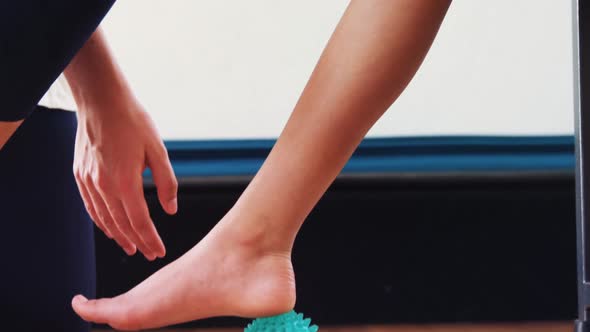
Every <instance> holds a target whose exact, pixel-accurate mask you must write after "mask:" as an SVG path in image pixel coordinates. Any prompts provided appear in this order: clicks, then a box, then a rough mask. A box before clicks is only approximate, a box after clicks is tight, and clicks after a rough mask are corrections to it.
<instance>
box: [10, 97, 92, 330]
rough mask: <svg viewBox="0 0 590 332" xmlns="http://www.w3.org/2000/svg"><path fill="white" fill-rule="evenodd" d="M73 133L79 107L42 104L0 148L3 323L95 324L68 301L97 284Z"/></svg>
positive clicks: (35, 326) (25, 326) (31, 326)
mask: <svg viewBox="0 0 590 332" xmlns="http://www.w3.org/2000/svg"><path fill="white" fill-rule="evenodd" d="M75 135H76V115H75V114H74V113H73V112H66V111H57V110H48V109H46V108H43V107H39V108H37V110H35V112H33V113H32V114H31V116H30V117H29V118H28V119H27V120H25V121H24V122H23V125H22V126H21V127H20V128H19V129H18V130H17V132H16V133H15V134H14V136H13V137H12V138H11V139H10V140H9V141H8V143H7V144H6V145H5V147H4V148H3V149H2V150H0V227H1V230H2V231H1V233H0V234H1V235H0V237H1V240H0V252H1V253H2V254H3V258H2V268H1V271H2V272H1V274H0V275H1V277H0V279H1V282H0V312H2V314H1V315H0V316H1V317H2V318H1V319H0V324H2V326H4V327H6V328H7V329H9V330H12V331H68V332H82V331H88V330H89V324H86V323H85V322H83V321H82V320H81V319H80V318H79V317H78V316H76V314H75V313H74V311H73V310H72V307H71V305H70V302H71V300H72V297H73V296H74V295H75V294H85V295H86V294H87V295H88V296H90V297H93V295H95V294H94V293H95V286H96V285H95V261H94V240H93V226H92V222H91V220H90V218H89V217H88V214H87V212H86V210H85V208H84V204H83V202H82V200H81V198H80V194H79V192H78V189H77V187H76V183H75V180H74V176H73V173H72V162H73V151H74V139H75ZM12 326H14V327H15V328H16V330H15V329H11V328H9V327H12Z"/></svg>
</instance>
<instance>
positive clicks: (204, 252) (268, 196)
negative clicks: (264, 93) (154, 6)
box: [74, 0, 450, 329]
mask: <svg viewBox="0 0 590 332" xmlns="http://www.w3.org/2000/svg"><path fill="white" fill-rule="evenodd" d="M449 3H450V1H448V0H447V1H415V0H396V1H392V0H356V1H352V2H351V4H350V6H349V7H348V9H347V11H346V12H345V14H344V17H343V18H342V20H341V22H340V24H339V25H338V27H337V29H336V31H335V33H334V35H333V36H332V38H331V40H330V42H329V43H328V46H327V48H326V50H325V51H324V53H323V54H322V57H321V58H320V61H319V63H318V65H317V67H316V69H315V71H314V73H313V74H312V77H311V78H310V81H309V83H308V85H307V86H306V88H305V90H304V92H303V94H302V96H301V98H300V100H299V102H298V104H297V105H296V107H295V110H294V112H293V114H292V116H291V118H290V119H289V121H288V123H287V125H286V127H285V129H284V131H283V132H282V134H281V136H280V138H279V140H278V141H277V144H276V145H275V147H274V148H273V150H272V152H271V153H270V155H269V156H268V158H267V160H266V161H265V163H264V165H263V166H262V168H261V169H260V171H259V172H258V173H257V175H256V176H255V177H254V179H253V180H252V182H251V183H250V185H249V186H248V188H247V189H246V191H245V192H244V193H243V194H242V196H241V197H240V199H239V200H238V201H237V202H236V204H235V206H234V207H233V208H232V209H231V210H230V211H229V213H228V214H227V215H226V216H225V217H224V218H223V219H222V220H221V221H220V222H219V223H218V224H217V226H216V227H215V228H214V229H213V230H212V231H211V232H210V233H209V234H208V235H207V236H206V237H205V238H204V239H203V240H202V241H201V242H200V243H199V244H198V245H196V246H195V247H194V248H193V249H191V250H190V251H189V252H188V253H186V254H185V255H184V256H182V257H181V258H180V259H178V260H177V261H175V262H173V263H172V264H170V265H168V266H166V267H165V268H164V269H162V270H160V271H158V272H157V273H156V274H154V275H153V276H151V277H150V278H148V279H147V280H146V281H144V282H143V283H141V284H140V285H139V286H137V287H136V288H134V289H133V290H131V291H130V292H128V293H126V294H124V295H122V296H119V297H117V298H114V299H106V300H98V301H86V300H85V299H83V298H76V299H74V309H75V310H76V312H78V313H79V314H80V315H81V316H82V317H83V318H85V319H88V320H91V321H95V322H100V323H108V324H111V325H112V326H115V327H117V328H124V329H138V328H151V327H159V326H164V325H170V324H175V323H180V322H185V321H189V320H195V319H200V318H205V317H213V316H221V315H235V316H242V317H254V316H267V315H271V314H278V313H281V312H284V311H288V310H289V309H291V308H293V306H294V303H295V283H294V273H293V268H292V266H291V261H290V254H291V249H292V247H293V242H294V241H295V237H296V235H297V232H298V231H299V228H300V227H301V225H302V223H303V221H304V220H305V218H306V217H307V215H308V214H309V212H310V211H311V209H312V208H313V206H314V205H315V204H316V203H317V201H318V200H319V199H320V197H321V196H322V195H323V193H324V192H325V191H326V189H327V188H328V186H329V185H330V183H331V182H332V181H333V180H334V178H335V177H336V176H337V175H338V173H339V172H340V171H341V169H342V168H343V167H344V165H345V163H346V161H347V160H348V159H349V158H350V156H351V154H352V153H353V151H354V150H355V148H356V147H357V146H358V144H359V143H360V141H361V140H362V138H363V137H364V136H365V135H366V133H367V131H368V130H369V129H370V128H371V126H372V125H373V124H374V123H375V122H376V121H377V120H378V118H379V117H380V116H381V115H382V114H383V113H384V112H385V111H386V110H387V108H388V107H389V106H390V105H391V104H392V103H393V101H394V100H395V99H396V98H397V97H398V96H399V95H400V94H401V92H402V91H403V90H404V88H405V87H406V85H407V84H408V83H409V81H410V80H411V78H412V77H413V75H414V74H415V72H416V71H417V69H418V67H419V66H420V64H421V62H422V60H423V58H424V56H425V55H426V53H427V51H428V49H429V47H430V45H431V43H432V41H433V39H434V37H435V35H436V32H437V30H438V27H439V26H440V23H441V22H442V19H443V17H444V15H445V13H446V10H447V8H448V6H449Z"/></svg>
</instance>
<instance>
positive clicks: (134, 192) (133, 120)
mask: <svg viewBox="0 0 590 332" xmlns="http://www.w3.org/2000/svg"><path fill="white" fill-rule="evenodd" d="M127 100H129V99H127ZM120 104H121V105H112V104H111V105H93V106H89V105H85V106H83V107H81V108H80V110H79V112H78V114H79V116H78V118H79V121H78V131H77V135H76V147H75V154H74V174H75V177H76V182H77V183H78V187H79V189H80V193H81V195H82V198H83V200H84V203H85V205H86V208H87V210H88V212H89V214H90V216H91V217H92V219H93V220H94V222H95V223H96V225H97V226H98V227H99V228H100V229H101V230H102V231H103V232H104V233H105V234H106V235H107V236H108V237H109V238H111V239H114V240H115V241H116V242H117V243H118V244H119V245H120V246H121V247H122V248H123V249H124V250H125V252H126V253H127V254H129V255H133V254H135V252H136V249H139V250H140V251H141V252H142V253H143V254H144V256H145V257H146V258H147V259H148V260H154V259H155V258H156V257H163V256H164V255H165V248H164V244H163V243H162V240H161V239H160V237H159V235H158V233H157V231H156V228H155V226H154V224H153V222H152V220H151V218H150V214H149V210H148V207H147V204H146V201H145V197H144V191H143V178H142V173H143V171H144V170H145V168H146V167H149V168H150V169H151V171H152V173H153V177H154V182H155V184H156V187H157V189H158V198H159V200H160V204H161V205H162V207H163V208H164V210H165V211H166V212H167V213H168V214H174V213H176V211H177V187H178V184H177V180H176V178H175V175H174V171H173V170H172V166H171V164H170V161H169V159H168V153H167V151H166V148H165V147H164V144H163V142H162V140H161V139H160V137H159V134H158V132H157V130H156V128H155V126H154V124H153V122H152V120H151V118H150V116H149V115H148V114H147V113H146V112H145V111H144V110H143V109H142V108H141V106H140V105H139V104H138V103H137V102H135V101H131V102H129V101H126V102H123V103H120Z"/></svg>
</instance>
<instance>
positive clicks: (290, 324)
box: [244, 311, 318, 332]
mask: <svg viewBox="0 0 590 332" xmlns="http://www.w3.org/2000/svg"><path fill="white" fill-rule="evenodd" d="M309 324H311V319H309V318H306V319H303V314H297V313H296V312H295V311H289V312H287V313H284V314H282V315H278V316H273V317H263V318H257V319H255V320H254V321H252V323H250V324H248V326H247V327H246V328H245V329H244V332H317V330H318V327H317V326H316V325H311V326H310V325H309Z"/></svg>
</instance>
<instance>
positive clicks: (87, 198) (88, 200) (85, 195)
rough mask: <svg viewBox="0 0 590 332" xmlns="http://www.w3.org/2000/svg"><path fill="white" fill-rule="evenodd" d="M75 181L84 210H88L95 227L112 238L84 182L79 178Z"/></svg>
mask: <svg viewBox="0 0 590 332" xmlns="http://www.w3.org/2000/svg"><path fill="white" fill-rule="evenodd" d="M76 183H77V184H78V189H79V190H80V195H81V196H82V200H83V201H84V204H85V205H86V210H87V211H88V214H89V215H90V218H92V220H93V221H94V224H95V225H96V227H98V228H99V229H100V230H101V231H102V232H103V233H104V234H105V235H106V236H107V237H108V238H109V239H112V238H113V237H112V235H111V234H110V233H109V232H108V230H107V229H106V228H105V227H104V224H103V222H102V219H101V218H100V216H99V215H98V213H97V212H96V205H95V204H94V200H93V198H92V195H90V192H89V191H88V189H87V188H86V185H84V182H82V181H79V180H76Z"/></svg>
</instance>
